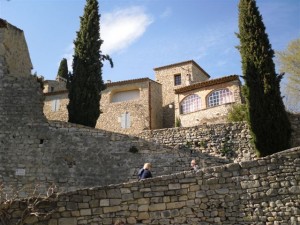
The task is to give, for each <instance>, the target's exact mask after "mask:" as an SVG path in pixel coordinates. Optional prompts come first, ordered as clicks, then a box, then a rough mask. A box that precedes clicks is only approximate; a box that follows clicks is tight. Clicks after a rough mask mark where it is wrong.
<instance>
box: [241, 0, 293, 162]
mask: <svg viewBox="0 0 300 225" xmlns="http://www.w3.org/2000/svg"><path fill="white" fill-rule="evenodd" d="M237 36H238V38H239V39H240V46H239V47H238V49H239V51H240V54H241V58H242V71H243V78H244V80H245V89H244V95H245V98H246V102H247V110H248V122H249V125H250V129H251V132H252V136H253V141H254V144H255V148H256V150H257V153H258V156H266V155H270V154H273V153H275V152H279V151H282V150H285V149H288V148H289V147H290V145H289V141H290V135H291V125H290V122H289V120H288V116H287V113H286V111H285V108H284V104H283V101H282V97H281V93H280V81H281V79H282V76H283V74H280V75H278V74H276V72H275V65H274V62H273V57H274V51H273V50H272V48H271V44H270V43H269V39H268V35H267V34H266V32H265V26H264V23H263V21H262V16H261V15H260V13H259V10H258V7H257V6H256V2H255V0H240V2H239V34H237Z"/></svg>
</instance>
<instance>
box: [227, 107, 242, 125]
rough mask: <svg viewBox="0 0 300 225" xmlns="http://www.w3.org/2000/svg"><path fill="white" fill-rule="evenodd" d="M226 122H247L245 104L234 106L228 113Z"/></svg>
mask: <svg viewBox="0 0 300 225" xmlns="http://www.w3.org/2000/svg"><path fill="white" fill-rule="evenodd" d="M227 120H228V121H229V122H239V121H247V106H246V104H234V105H233V106H232V108H231V109H230V110H229V112H228V116H227Z"/></svg>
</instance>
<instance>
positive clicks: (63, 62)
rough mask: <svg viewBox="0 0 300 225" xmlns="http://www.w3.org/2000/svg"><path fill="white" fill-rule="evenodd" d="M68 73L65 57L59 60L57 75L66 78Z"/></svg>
mask: <svg viewBox="0 0 300 225" xmlns="http://www.w3.org/2000/svg"><path fill="white" fill-rule="evenodd" d="M68 74H69V71H68V62H67V59H66V58H63V59H62V60H61V61H60V65H59V68H58V72H57V77H62V78H64V79H66V80H67V79H68Z"/></svg>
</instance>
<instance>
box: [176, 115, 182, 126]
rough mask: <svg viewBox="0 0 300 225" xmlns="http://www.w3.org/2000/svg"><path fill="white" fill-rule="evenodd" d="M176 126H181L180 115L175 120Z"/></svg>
mask: <svg viewBox="0 0 300 225" xmlns="http://www.w3.org/2000/svg"><path fill="white" fill-rule="evenodd" d="M175 127H181V120H180V118H178V117H176V120H175Z"/></svg>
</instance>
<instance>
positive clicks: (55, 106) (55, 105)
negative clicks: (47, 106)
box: [51, 99, 60, 112]
mask: <svg viewBox="0 0 300 225" xmlns="http://www.w3.org/2000/svg"><path fill="white" fill-rule="evenodd" d="M51 104H52V112H57V111H58V110H59V104H60V102H59V99H54V100H53V101H52V103H51Z"/></svg>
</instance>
